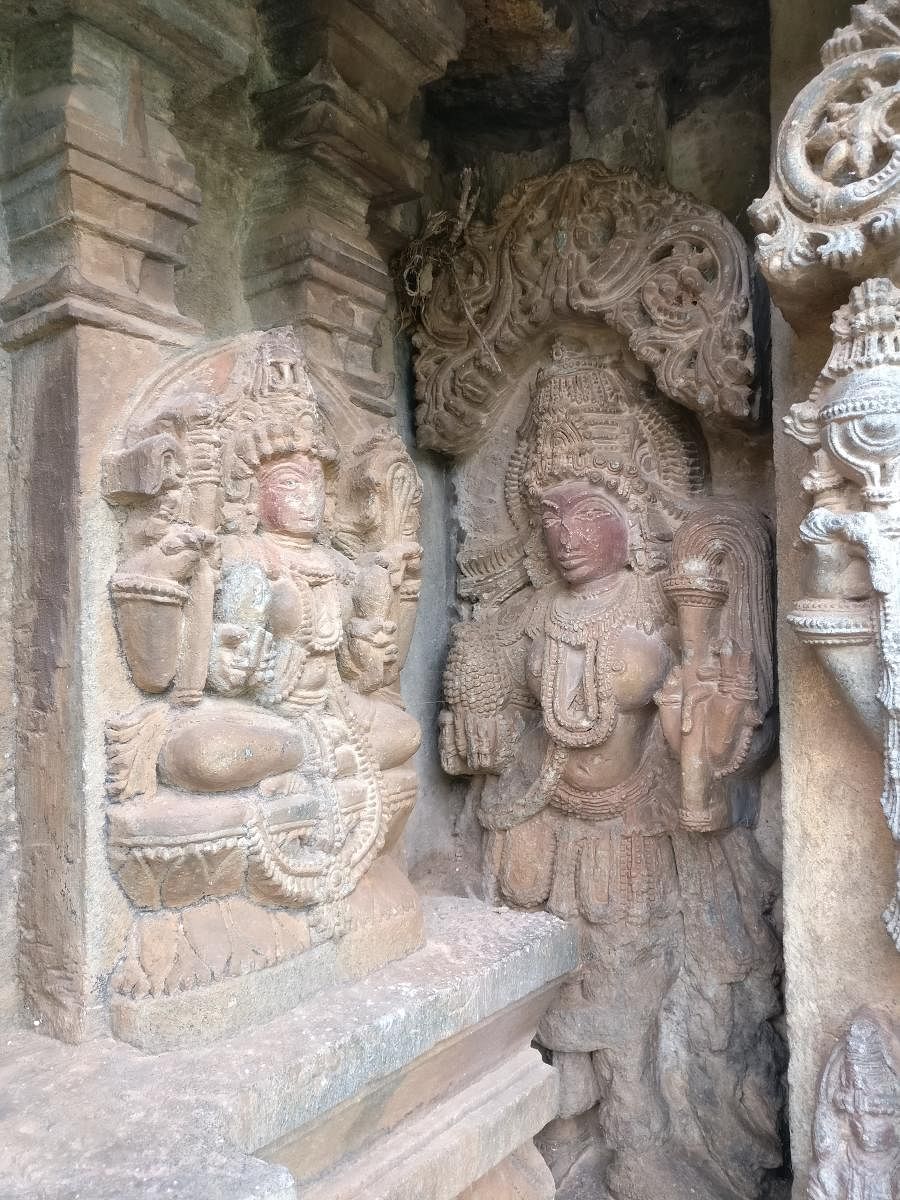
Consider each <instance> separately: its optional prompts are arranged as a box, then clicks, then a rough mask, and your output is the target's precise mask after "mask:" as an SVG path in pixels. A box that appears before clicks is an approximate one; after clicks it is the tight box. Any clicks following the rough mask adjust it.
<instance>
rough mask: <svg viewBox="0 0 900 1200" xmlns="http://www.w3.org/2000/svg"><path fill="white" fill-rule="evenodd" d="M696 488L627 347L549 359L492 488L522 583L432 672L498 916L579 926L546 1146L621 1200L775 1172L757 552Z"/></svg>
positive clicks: (766, 647) (734, 1185) (767, 735)
mask: <svg viewBox="0 0 900 1200" xmlns="http://www.w3.org/2000/svg"><path fill="white" fill-rule="evenodd" d="M706 489H707V468H706V458H705V450H704V447H703V443H702V438H701V436H700V435H699V433H698V432H697V430H696V427H695V426H694V425H693V424H692V423H691V422H690V420H689V419H688V418H687V416H686V415H685V414H684V413H679V412H676V410H675V408H674V406H670V405H668V403H667V402H665V401H664V400H662V398H661V397H659V396H658V395H657V394H653V393H651V392H649V391H648V389H647V388H646V385H644V384H643V383H640V382H638V381H637V380H636V379H635V378H634V377H633V376H632V375H631V374H629V373H628V372H627V371H626V370H625V369H624V366H623V356H622V352H621V350H619V349H615V348H614V349H611V350H608V351H604V352H603V353H601V354H596V355H593V356H586V355H584V354H579V353H578V352H576V351H573V350H572V349H570V348H567V347H565V346H563V345H561V344H559V343H558V344H557V345H556V346H555V347H554V352H553V361H552V362H551V363H550V364H549V365H548V366H547V367H546V368H545V369H544V370H542V371H540V372H539V373H538V376H537V380H536V384H535V387H534V389H533V394H532V402H531V407H530V409H529V412H528V415H527V417H526V420H525V422H524V423H523V425H522V427H521V428H520V430H519V435H518V444H517V448H516V450H515V451H514V453H513V456H512V459H511V461H510V467H509V474H508V477H507V486H506V497H507V504H508V506H509V508H510V513H511V516H512V517H513V519H514V521H515V522H516V524H517V525H518V527H519V528H520V529H523V530H524V531H526V532H525V533H524V535H523V536H524V540H525V545H526V559H527V564H528V572H529V576H530V578H531V582H532V587H531V588H528V589H526V590H525V591H519V592H518V593H517V594H515V595H513V596H511V597H510V598H508V599H506V600H501V601H500V602H499V603H498V604H497V605H496V607H495V608H494V609H493V610H489V611H485V610H484V605H482V608H481V610H480V611H479V612H478V613H477V614H476V615H477V619H476V620H474V621H470V622H466V623H464V624H463V625H460V626H458V627H457V630H456V633H455V641H454V645H453V648H452V650H451V654H450V658H449V662H448V666H447V672H446V677H445V692H446V701H447V709H446V711H445V712H444V714H443V716H442V755H443V762H444V766H445V768H446V769H447V770H448V771H449V772H451V773H453V774H468V775H476V776H479V777H480V780H481V782H480V791H478V793H477V794H478V814H479V818H480V821H481V823H482V824H483V826H484V827H485V828H486V830H487V831H488V833H487V860H488V870H489V874H490V877H491V881H492V883H493V884H494V887H495V890H496V893H497V895H498V898H499V899H501V900H503V901H507V902H510V903H513V904H515V905H517V906H519V907H524V908H540V907H543V908H546V909H548V910H549V911H550V912H553V913H555V914H556V915H558V916H560V917H562V918H565V919H566V920H569V921H571V922H574V923H575V924H576V925H577V927H578V930H579V934H580V939H581V954H582V968H581V971H580V973H579V975H578V977H577V978H576V979H574V980H573V981H572V982H571V983H570V984H569V985H568V986H567V988H566V989H565V991H564V994H563V996H562V998H561V999H560V1001H559V1002H558V1003H557V1004H556V1005H555V1006H554V1007H553V1008H552V1009H551V1011H550V1012H549V1013H548V1014H547V1016H546V1018H545V1020H544V1022H543V1025H542V1027H541V1031H540V1038H541V1041H542V1042H543V1044H544V1045H545V1046H546V1047H547V1049H548V1050H549V1051H550V1052H551V1053H552V1058H553V1061H554V1063H555V1064H556V1065H557V1066H558V1068H559V1070H560V1074H561V1083H562V1104H561V1117H562V1118H564V1120H562V1121H560V1122H558V1123H557V1124H556V1126H555V1127H554V1128H553V1129H551V1131H550V1132H549V1134H548V1135H547V1137H546V1148H547V1150H548V1153H549V1155H550V1157H551V1160H552V1165H553V1167H554V1171H555V1173H556V1175H557V1178H558V1180H562V1179H563V1178H564V1177H565V1176H566V1173H567V1172H569V1171H570V1170H571V1169H572V1167H573V1164H574V1163H575V1161H576V1160H580V1166H578V1167H577V1168H576V1171H580V1172H582V1173H583V1172H585V1171H587V1172H588V1176H589V1178H590V1177H592V1178H595V1179H596V1182H597V1190H596V1192H594V1191H591V1192H579V1193H578V1194H584V1195H588V1194H589V1195H595V1194H596V1195H597V1196H598V1197H599V1196H604V1195H606V1194H607V1193H608V1194H609V1195H611V1196H613V1197H616V1198H617V1200H618V1198H622V1200H624V1198H626V1197H627V1198H628V1200H659V1198H660V1197H663V1196H665V1197H668V1198H672V1197H677V1198H678V1200H681V1198H682V1197H684V1198H685V1200H687V1198H688V1197H691V1198H693V1200H699V1198H703V1200H726V1198H727V1200H731V1198H732V1197H733V1198H735V1200H737V1198H741V1200H750V1198H751V1197H756V1196H760V1195H763V1194H765V1178H766V1175H767V1172H768V1171H769V1170H770V1169H771V1168H773V1167H776V1166H777V1165H778V1164H779V1163H780V1161H781V1154H780V1146H779V1140H778V1135H777V1130H776V1122H777V1107H778V1106H777V1099H778V1083H777V1061H776V1060H777V1057H778V1050H777V1038H776V1035H775V1034H774V1032H773V1030H772V1028H771V1026H770V1025H769V1019H770V1018H771V1017H773V1016H774V1015H775V1014H776V1013H777V1012H778V1008H779V1005H778V1000H777V994H776V989H775V985H774V975H775V964H776V962H777V947H776V941H775V938H774V936H773V933H772V931H771V929H770V927H769V924H768V921H767V919H766V916H767V909H768V908H769V907H770V906H771V903H772V900H773V896H774V881H773V879H772V877H771V873H770V869H769V868H768V866H767V864H766V863H765V861H764V860H763V858H762V856H761V855H760V852H759V850H758V848H757V846H756V842H755V839H754V837H753V834H752V832H751V830H750V828H749V827H748V826H749V825H750V824H752V821H753V819H754V818H755V811H754V809H755V788H754V784H753V782H752V778H751V776H752V772H753V769H754V768H756V769H757V770H758V768H759V762H760V760H761V758H762V756H763V755H764V754H765V753H766V751H767V750H768V749H769V747H770V745H771V740H772V735H771V721H770V720H769V719H768V712H769V708H770V706H771V703H772V693H773V681H772V660H771V631H770V621H771V600H770V596H769V586H770V585H769V545H768V534H767V531H766V528H765V525H764V523H763V520H762V518H761V517H760V516H759V515H758V514H756V513H755V512H754V511H753V510H751V509H749V508H747V507H746V506H743V505H738V504H737V503H735V502H733V501H727V500H718V499H717V500H715V501H713V500H712V499H711V498H710V497H709V496H708V495H706V494H705V493H706ZM673 538H674V541H673ZM679 758H680V760H681V764H680V769H679ZM585 1153H586V1154H587V1158H585ZM582 1177H583V1175H582Z"/></svg>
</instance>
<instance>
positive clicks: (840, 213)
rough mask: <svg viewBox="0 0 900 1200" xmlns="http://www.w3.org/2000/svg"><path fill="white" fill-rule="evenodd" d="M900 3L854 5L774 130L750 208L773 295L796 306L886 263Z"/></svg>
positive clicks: (892, 231) (897, 134)
mask: <svg viewBox="0 0 900 1200" xmlns="http://www.w3.org/2000/svg"><path fill="white" fill-rule="evenodd" d="M898 88H900V4H898V3H897V0H869V2H868V3H866V4H857V5H854V6H853V9H852V16H851V21H850V24H849V25H847V26H845V27H844V28H842V29H838V30H837V31H836V32H835V33H834V35H833V36H832V37H831V38H830V39H829V40H828V41H827V42H826V43H825V45H824V46H823V47H822V71H821V72H820V73H819V74H818V75H817V76H816V77H815V79H813V80H812V82H811V83H809V84H808V85H807V86H806V87H805V88H804V89H803V91H801V92H800V94H799V95H798V96H797V98H796V99H795V100H794V103H793V104H792V105H791V107H790V109H789V110H788V112H787V114H786V116H785V118H784V121H783V122H782V124H781V128H780V130H779V133H778V141H777V146H776V151H775V156H774V167H773V180H772V184H771V186H770V188H769V190H768V191H767V192H766V195H765V196H764V197H763V199H762V200H758V201H757V202H756V203H755V204H754V205H753V206H752V208H751V210H750V213H751V217H752V219H753V222H754V224H755V226H756V228H757V229H758V230H759V231H760V235H759V237H758V239H757V255H758V258H759V261H760V263H761V265H762V268H763V271H764V272H765V274H766V276H767V278H768V279H769V281H770V283H771V285H772V289H773V292H774V294H775V298H776V300H778V302H779V303H782V301H784V303H785V307H786V309H787V311H789V312H790V310H791V303H790V302H791V295H792V293H793V295H794V297H795V298H797V299H799V300H801V301H803V302H804V303H805V302H806V301H807V299H808V298H809V297H810V296H812V295H814V294H815V293H817V292H818V293H819V294H820V295H821V296H822V298H823V300H824V301H825V302H827V301H828V300H829V299H831V297H833V296H834V295H835V293H836V292H842V293H843V294H844V295H846V287H847V282H848V279H849V280H850V281H853V280H860V279H863V278H865V277H866V276H867V275H872V274H876V273H878V272H879V271H883V270H885V269H886V268H887V267H888V265H889V263H890V262H891V260H892V258H893V250H892V249H891V246H892V244H893V242H894V241H895V240H896V236H897V229H898V218H900V141H898V138H900V126H898V124H897V117H896V104H897V96H898Z"/></svg>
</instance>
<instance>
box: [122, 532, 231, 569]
mask: <svg viewBox="0 0 900 1200" xmlns="http://www.w3.org/2000/svg"><path fill="white" fill-rule="evenodd" d="M216 546H217V540H216V536H215V534H212V533H210V532H209V531H208V530H206V529H200V528H198V527H197V526H196V525H172V526H171V527H170V528H169V529H168V530H167V531H166V533H164V534H163V536H162V537H161V538H160V540H159V541H158V542H156V543H155V544H154V545H152V546H147V547H146V548H145V549H143V550H140V551H139V552H138V553H137V554H135V555H134V557H133V558H132V559H131V560H130V561H129V562H128V563H127V564H126V566H125V568H124V569H125V571H126V572H129V573H136V574H142V575H147V576H151V577H153V578H157V579H169V580H172V581H173V582H175V583H187V582H188V581H189V580H190V578H191V576H192V575H193V573H194V569H195V568H196V566H197V563H198V562H199V561H200V559H201V558H203V557H204V556H207V555H210V554H211V553H212V551H213V550H214V549H215V548H216Z"/></svg>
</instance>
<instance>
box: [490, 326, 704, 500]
mask: <svg viewBox="0 0 900 1200" xmlns="http://www.w3.org/2000/svg"><path fill="white" fill-rule="evenodd" d="M531 396H532V400H531V406H530V408H529V412H528V415H527V417H526V418H525V421H524V422H523V423H522V426H521V428H520V430H519V442H520V446H522V447H523V455H522V456H521V459H520V460H519V461H521V463H522V466H521V476H520V482H521V487H522V488H524V492H525V496H526V498H527V500H528V502H530V503H533V502H534V500H535V499H536V498H537V495H538V493H539V492H540V491H542V490H543V489H544V488H547V487H552V486H553V485H554V484H557V483H565V482H566V481H568V480H574V479H585V480H588V481H589V482H591V483H594V484H597V485H598V486H600V487H605V488H606V489H607V490H608V491H609V492H611V493H614V494H615V495H617V496H618V498H619V500H620V501H621V502H622V503H623V504H624V505H625V506H626V507H627V508H630V509H631V510H633V511H637V510H639V509H646V508H647V507H648V506H650V505H654V504H656V503H657V501H660V500H662V501H663V502H664V504H666V502H668V503H669V504H673V503H674V504H677V503H678V502H679V501H683V500H685V499H687V498H688V497H690V496H691V495H694V494H699V493H701V492H703V491H704V490H705V487H706V482H707V465H706V454H705V448H704V447H703V445H702V441H701V439H700V437H699V436H698V435H697V433H696V431H695V430H694V429H692V428H690V418H689V417H688V416H687V414H684V413H682V412H679V411H678V410H676V409H675V407H674V406H673V405H670V404H669V403H668V402H666V401H665V400H664V399H663V398H662V397H659V396H654V397H653V398H652V399H651V398H650V397H649V396H648V394H647V391H646V388H645V386H644V385H643V384H642V383H641V382H640V381H639V380H638V379H636V378H635V377H634V376H633V375H631V374H630V373H629V371H628V368H627V364H626V361H625V356H624V352H623V349H622V347H621V346H620V345H619V346H616V347H614V348H613V349H610V350H607V351H604V352H602V353H599V354H597V353H593V352H589V351H587V350H586V349H585V348H584V347H580V346H577V345H575V344H572V343H567V342H563V341H557V342H555V343H554V346H553V350H552V352H551V359H550V362H549V363H547V364H546V366H544V367H543V368H541V370H539V371H538V374H537V376H536V378H535V381H534V385H533V387H532V393H531ZM511 465H512V468H513V469H516V463H515V462H514V463H513V464H511Z"/></svg>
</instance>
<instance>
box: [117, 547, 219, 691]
mask: <svg viewBox="0 0 900 1200" xmlns="http://www.w3.org/2000/svg"><path fill="white" fill-rule="evenodd" d="M215 543H216V539H215V537H214V536H213V535H212V534H210V533H208V532H207V531H206V530H203V529H198V528H196V527H195V526H191V525H173V526H172V527H171V528H170V529H169V530H168V532H167V533H165V534H164V535H163V537H162V538H160V540H159V541H158V542H155V543H154V544H153V545H151V546H148V547H146V548H144V549H143V550H139V551H138V552H137V553H136V554H134V555H133V556H132V557H131V558H130V559H128V561H127V562H126V563H125V564H124V566H123V568H122V570H121V571H118V572H116V574H115V575H114V576H113V577H112V580H111V581H110V590H111V593H112V599H113V605H114V607H115V611H116V624H117V627H118V630H119V637H120V639H121V643H122V649H123V650H124V652H125V658H126V661H127V662H128V666H129V669H130V671H131V674H132V677H133V679H134V682H135V684H136V685H137V686H138V687H139V688H141V689H142V690H143V691H145V692H153V693H158V692H163V691H165V689H166V688H167V687H168V686H169V684H170V683H171V682H172V680H173V679H174V678H175V673H176V671H177V670H178V664H179V660H180V655H181V651H182V641H183V637H182V634H183V625H184V609H185V605H186V604H187V602H188V600H189V598H190V589H189V587H188V586H187V585H188V583H189V582H190V580H191V578H192V577H193V574H194V571H195V570H196V568H197V565H198V563H199V562H200V561H201V559H203V558H204V556H205V555H206V554H208V553H209V552H210V551H211V550H212V549H213V547H214V546H215Z"/></svg>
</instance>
